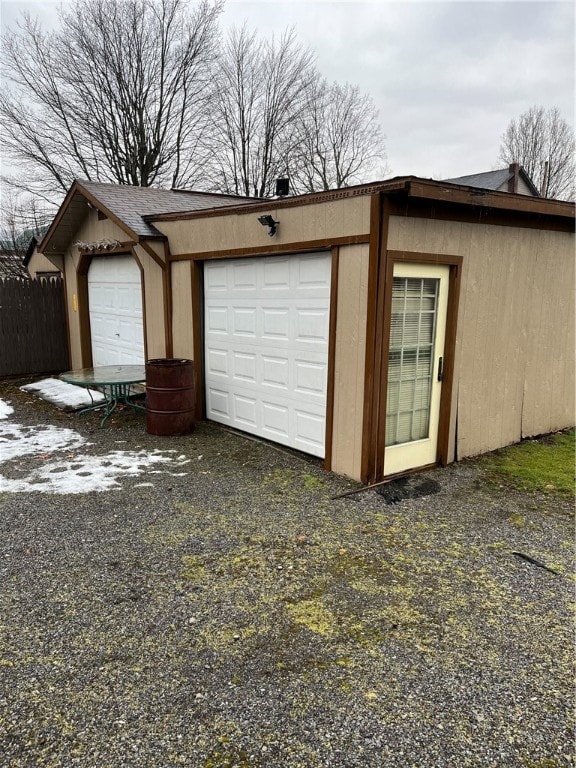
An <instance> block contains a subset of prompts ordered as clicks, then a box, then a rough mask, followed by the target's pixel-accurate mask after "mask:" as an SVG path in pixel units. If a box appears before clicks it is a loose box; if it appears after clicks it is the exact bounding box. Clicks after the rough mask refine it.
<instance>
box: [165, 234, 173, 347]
mask: <svg viewBox="0 0 576 768" xmlns="http://www.w3.org/2000/svg"><path fill="white" fill-rule="evenodd" d="M169 258H170V246H169V245H168V241H166V240H165V241H164V260H165V263H166V269H164V270H163V271H162V282H163V288H164V336H165V341H166V357H169V358H171V357H173V356H174V328H173V323H174V312H173V309H174V307H173V299H172V269H171V267H170V263H169Z"/></svg>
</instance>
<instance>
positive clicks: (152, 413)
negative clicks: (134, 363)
mask: <svg viewBox="0 0 576 768" xmlns="http://www.w3.org/2000/svg"><path fill="white" fill-rule="evenodd" d="M194 420H195V419H194V363H193V362H192V360H179V359H173V358H160V359H158V360H148V362H147V363H146V431H147V432H148V433H149V434H150V435H163V436H169V435H187V434H188V433H189V432H192V430H193V429H194Z"/></svg>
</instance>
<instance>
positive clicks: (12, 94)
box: [0, 0, 222, 199]
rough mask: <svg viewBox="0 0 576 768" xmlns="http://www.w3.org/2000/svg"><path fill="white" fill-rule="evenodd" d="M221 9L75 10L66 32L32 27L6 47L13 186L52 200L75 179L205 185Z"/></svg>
mask: <svg viewBox="0 0 576 768" xmlns="http://www.w3.org/2000/svg"><path fill="white" fill-rule="evenodd" d="M221 7H222V6H221V3H220V1H219V0H217V1H216V2H215V3H213V4H211V3H210V2H209V1H208V0H202V2H200V3H199V5H197V6H196V7H195V9H193V10H189V8H188V5H187V0H122V2H116V0H75V2H74V3H73V5H72V6H70V7H69V10H67V11H66V10H61V11H60V27H59V29H58V30H57V31H55V32H44V31H43V30H42V28H41V27H40V24H39V23H38V21H35V20H33V19H32V18H31V17H30V16H27V15H26V16H24V17H23V21H22V22H21V23H20V24H19V25H18V27H17V30H16V31H15V32H8V33H7V34H6V35H5V36H4V39H3V64H4V69H5V75H6V78H7V79H8V80H9V82H10V84H11V90H4V92H3V93H2V96H1V99H0V125H1V127H2V132H3V135H4V151H5V156H7V157H8V158H9V159H10V160H11V161H12V162H13V164H14V165H15V169H16V172H15V174H14V178H13V179H12V183H13V186H16V187H19V188H21V189H26V190H30V191H31V190H34V191H35V192H36V193H37V194H40V195H42V196H44V197H45V198H47V199H51V198H52V197H53V195H54V192H55V191H59V192H62V191H65V190H67V188H68V187H69V185H70V183H71V181H72V180H73V179H74V178H75V177H78V176H80V177H83V178H86V179H92V180H100V181H111V182H117V183H120V184H133V185H139V186H149V185H151V184H153V183H156V184H160V185H169V186H186V185H190V184H193V183H194V182H195V181H196V180H197V179H198V178H199V175H200V171H201V169H202V166H203V163H204V160H205V157H204V156H203V154H202V152H201V151H199V150H200V147H201V140H202V138H203V133H204V131H205V129H206V105H207V103H208V100H209V98H210V95H211V92H212V81H213V71H212V63H213V59H214V54H215V32H216V25H217V18H218V15H219V13H220V11H221Z"/></svg>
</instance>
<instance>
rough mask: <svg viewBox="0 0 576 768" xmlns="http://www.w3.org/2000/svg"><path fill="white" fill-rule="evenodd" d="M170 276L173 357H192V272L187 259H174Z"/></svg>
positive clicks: (189, 358)
mask: <svg viewBox="0 0 576 768" xmlns="http://www.w3.org/2000/svg"><path fill="white" fill-rule="evenodd" d="M170 267H171V277H172V337H173V354H174V357H183V358H185V359H187V360H193V359H194V338H193V318H192V273H191V264H190V262H189V261H174V262H173V263H172V264H171V265H170Z"/></svg>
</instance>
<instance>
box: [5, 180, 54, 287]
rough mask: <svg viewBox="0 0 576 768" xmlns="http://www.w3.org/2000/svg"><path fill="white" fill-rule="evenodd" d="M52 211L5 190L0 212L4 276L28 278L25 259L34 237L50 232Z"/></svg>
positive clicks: (28, 198)
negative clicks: (47, 229)
mask: <svg viewBox="0 0 576 768" xmlns="http://www.w3.org/2000/svg"><path fill="white" fill-rule="evenodd" d="M51 218H52V214H51V212H48V211H47V210H46V208H45V207H44V206H43V205H42V204H41V203H40V202H39V201H38V199H37V198H35V197H32V196H30V195H23V194H22V193H16V192H14V191H13V190H4V191H3V194H2V207H1V210H0V277H26V278H28V277H29V275H28V272H27V270H26V267H25V266H24V257H25V256H26V254H27V251H28V247H29V246H30V243H31V241H32V238H34V237H36V238H37V239H38V240H39V239H40V237H41V236H42V235H43V234H44V232H45V231H46V227H47V225H48V223H49V221H50V219H51Z"/></svg>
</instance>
